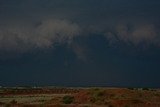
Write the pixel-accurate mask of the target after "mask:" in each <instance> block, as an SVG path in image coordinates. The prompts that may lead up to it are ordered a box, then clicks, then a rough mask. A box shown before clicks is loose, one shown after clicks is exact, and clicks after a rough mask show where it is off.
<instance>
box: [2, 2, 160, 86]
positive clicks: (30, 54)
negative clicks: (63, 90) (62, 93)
mask: <svg viewBox="0 0 160 107" xmlns="http://www.w3.org/2000/svg"><path fill="white" fill-rule="evenodd" d="M159 65H160V1H158V0H123V1H120V0H0V85H2V86H19V85H21V86H28V85H30V86H35V85H37V86H47V85H52V86H117V87H118V86H121V87H159V84H160V78H159V76H160V66H159Z"/></svg>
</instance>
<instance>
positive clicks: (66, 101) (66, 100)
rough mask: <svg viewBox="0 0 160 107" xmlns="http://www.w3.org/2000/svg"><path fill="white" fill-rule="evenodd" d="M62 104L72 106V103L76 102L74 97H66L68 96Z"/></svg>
mask: <svg viewBox="0 0 160 107" xmlns="http://www.w3.org/2000/svg"><path fill="white" fill-rule="evenodd" d="M62 102H63V103H64V104H71V103H73V102H74V97H73V96H68V95H66V96H64V97H63V99H62Z"/></svg>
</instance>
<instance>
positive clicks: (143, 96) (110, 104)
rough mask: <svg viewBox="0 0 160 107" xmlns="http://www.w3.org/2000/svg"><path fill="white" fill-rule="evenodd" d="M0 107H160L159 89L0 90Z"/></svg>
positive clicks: (18, 88) (43, 88) (44, 88)
mask: <svg viewBox="0 0 160 107" xmlns="http://www.w3.org/2000/svg"><path fill="white" fill-rule="evenodd" d="M0 107H160V89H149V88H56V87H52V88H49V87H48V88H47V87H42V88H22V87H21V88H20V87H17V88H0Z"/></svg>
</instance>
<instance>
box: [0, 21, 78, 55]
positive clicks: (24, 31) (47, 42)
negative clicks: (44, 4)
mask: <svg viewBox="0 0 160 107" xmlns="http://www.w3.org/2000/svg"><path fill="white" fill-rule="evenodd" d="M25 24H26V23H23V24H19V22H18V21H16V22H15V24H13V23H12V24H7V25H6V26H0V50H1V51H3V50H4V51H9V52H12V51H18V52H19V51H20V52H25V51H28V50H34V49H37V48H38V49H39V48H40V49H41V48H42V49H43V48H44V49H45V48H51V47H54V44H56V43H60V44H61V43H69V42H71V41H72V39H73V38H74V36H77V35H79V33H80V28H79V26H78V25H77V24H75V23H72V22H69V21H67V20H56V19H48V20H44V21H41V22H39V24H36V23H35V24H32V25H27V24H26V25H25ZM34 25H35V26H34Z"/></svg>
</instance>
